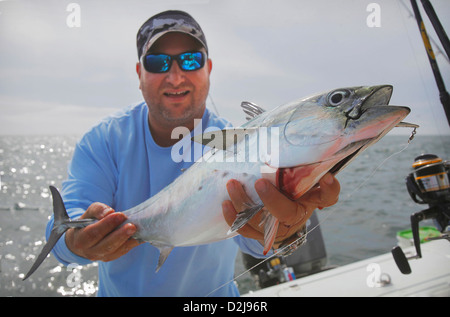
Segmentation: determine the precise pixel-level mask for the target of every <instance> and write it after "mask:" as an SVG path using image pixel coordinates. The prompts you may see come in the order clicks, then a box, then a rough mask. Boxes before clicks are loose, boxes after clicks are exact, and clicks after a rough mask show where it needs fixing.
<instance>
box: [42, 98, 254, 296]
mask: <svg viewBox="0 0 450 317" xmlns="http://www.w3.org/2000/svg"><path fill="white" fill-rule="evenodd" d="M228 125H229V123H228V122H227V121H225V120H224V119H221V118H218V117H217V116H216V115H214V114H213V113H211V112H210V111H208V110H205V113H204V115H203V117H202V121H201V125H198V126H197V128H196V129H197V130H194V131H193V132H191V134H192V135H193V134H197V133H199V132H201V131H199V130H198V129H199V127H202V129H203V130H204V129H206V128H209V127H217V128H219V129H222V128H224V127H226V126H228ZM188 137H189V136H188ZM171 150H172V147H160V146H158V145H157V144H156V143H155V142H154V140H153V138H152V135H151V132H150V129H149V126H148V108H147V105H146V104H145V103H140V104H138V105H135V106H131V107H128V108H126V109H124V110H122V111H120V112H118V113H116V114H114V115H112V116H110V117H108V118H106V119H104V120H103V121H101V122H100V123H99V124H98V125H96V126H95V127H93V128H92V129H91V130H90V131H89V132H87V133H86V134H85V135H84V137H83V138H82V139H81V140H80V141H79V142H78V143H77V145H76V148H75V151H74V154H73V158H72V161H71V163H70V165H69V170H68V179H67V180H66V181H65V182H63V188H62V196H63V200H64V203H65V205H66V209H67V212H68V214H69V216H70V217H71V218H77V217H79V216H81V215H82V214H83V213H84V212H85V210H86V209H87V208H88V207H89V206H90V205H91V204H92V203H93V202H102V203H105V204H107V205H109V206H111V207H112V208H114V209H115V210H116V211H125V210H127V209H129V208H131V207H134V206H136V205H138V204H140V203H141V202H143V201H145V200H147V199H148V198H150V197H152V196H153V195H156V194H157V193H158V192H159V191H160V190H161V189H163V188H164V187H166V186H167V185H169V184H170V183H171V182H172V181H173V180H174V179H175V178H176V177H178V176H179V175H180V174H181V173H182V170H183V169H186V168H188V167H189V166H191V165H192V162H193V161H194V160H195V159H196V157H194V154H197V155H196V156H197V157H198V154H200V155H201V149H200V151H198V144H196V145H194V144H192V146H191V154H192V159H191V160H190V159H188V158H187V159H186V158H185V159H184V160H183V161H181V162H178V163H177V162H174V160H172V158H171ZM224 190H225V189H224ZM174 199H176V197H174ZM52 226H53V217H52V218H51V219H50V221H49V222H48V224H47V230H46V237H47V239H48V238H49V236H50V231H51V228H52ZM238 246H239V247H240V248H241V249H242V251H243V252H246V253H249V254H251V255H253V256H255V257H262V246H261V245H260V244H259V243H258V242H257V241H255V240H252V239H246V238H243V237H242V236H236V237H235V238H232V239H228V240H224V241H220V242H216V243H212V244H208V245H201V246H194V247H177V248H174V249H173V251H172V252H171V253H170V255H169V257H168V258H167V260H166V262H165V263H164V265H163V266H162V267H161V269H160V270H159V271H158V273H155V268H156V263H157V261H158V257H159V251H158V249H157V248H155V247H153V246H152V245H150V244H149V243H144V244H141V245H139V246H138V247H135V248H134V249H132V250H131V251H130V252H128V253H127V254H125V255H124V256H122V257H120V258H118V259H117V260H114V261H111V262H99V263H98V267H99V285H98V296H205V295H207V294H209V293H210V292H211V291H213V290H214V289H216V288H217V287H219V286H222V285H223V284H225V283H227V282H230V281H231V280H232V279H233V276H234V263H235V258H236V254H237V251H238ZM53 254H54V255H55V257H56V258H57V259H58V260H59V261H60V262H61V263H63V264H65V265H69V264H70V263H76V264H79V265H85V264H88V263H91V261H90V260H87V259H85V258H82V257H79V256H77V255H75V254H74V253H72V252H71V251H70V250H69V249H68V248H67V246H66V244H65V239H64V236H63V237H62V238H61V239H60V240H59V241H58V243H57V245H56V246H55V248H54V249H53ZM211 295H212V296H239V292H238V290H237V287H236V286H235V284H234V283H228V284H226V286H224V287H222V288H220V289H219V290H217V291H216V292H215V293H213V294H211Z"/></svg>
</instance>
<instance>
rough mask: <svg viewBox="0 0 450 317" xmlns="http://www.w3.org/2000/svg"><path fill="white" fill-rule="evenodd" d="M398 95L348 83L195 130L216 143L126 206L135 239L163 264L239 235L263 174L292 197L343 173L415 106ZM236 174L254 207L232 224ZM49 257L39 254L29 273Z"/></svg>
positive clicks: (273, 225)
mask: <svg viewBox="0 0 450 317" xmlns="http://www.w3.org/2000/svg"><path fill="white" fill-rule="evenodd" d="M391 94H392V86H389V85H382V86H372V87H352V88H342V89H336V90H333V91H330V92H326V93H321V94H318V95H314V96H311V97H308V98H304V99H300V100H297V101H294V102H291V103H288V104H286V105H283V106H280V107H278V108H275V109H273V110H271V111H267V112H265V111H263V110H262V108H260V107H258V106H256V105H253V104H250V103H243V108H244V111H245V112H246V113H247V114H249V115H250V116H251V120H250V121H248V122H246V123H245V124H244V125H242V126H241V127H239V128H233V129H225V130H222V131H212V132H207V133H204V134H203V135H202V136H197V137H194V141H196V142H200V143H202V144H205V145H208V146H210V147H212V148H213V149H212V150H211V151H209V152H207V153H206V154H205V155H204V156H203V157H201V158H200V159H199V160H198V161H196V162H195V163H194V164H193V165H192V166H191V167H190V168H189V169H188V170H186V171H185V172H184V173H183V174H182V175H181V176H180V177H178V178H177V179H176V180H175V181H174V182H172V183H171V184H170V185H168V186H167V187H166V188H164V189H163V190H161V192H159V193H158V194H157V195H155V196H153V197H151V198H149V199H148V200H146V201H144V202H143V203H141V204H139V205H138V206H135V207H133V208H131V209H129V210H126V211H123V213H124V214H125V215H126V216H127V217H128V220H127V222H131V223H133V224H135V225H136V227H137V229H138V230H137V232H136V234H135V236H134V238H136V239H139V240H143V241H146V242H149V243H151V244H152V245H154V246H155V247H157V248H158V249H159V250H160V258H159V261H158V266H157V270H158V269H159V268H160V267H161V265H162V264H163V263H164V261H165V260H166V258H167V257H168V256H169V254H170V251H171V250H172V249H173V248H174V247H183V246H192V245H199V244H205V243H211V242H215V241H220V240H223V239H227V238H231V237H233V236H235V235H236V234H237V230H239V229H240V228H241V227H242V226H243V225H245V224H246V223H247V222H248V220H249V219H251V218H252V217H253V216H254V215H255V214H256V213H257V212H258V211H259V210H261V209H262V208H263V207H264V206H263V204H262V202H261V200H260V198H259V197H258V195H257V193H256V191H255V189H254V183H255V181H256V180H257V179H259V178H262V177H263V178H267V179H269V180H270V181H271V182H272V183H273V184H274V185H276V186H277V187H278V188H279V189H280V191H282V192H284V193H285V194H286V195H287V196H288V197H291V198H292V199H298V198H299V197H301V196H302V195H303V194H304V193H305V192H307V191H308V190H309V189H311V188H312V187H313V186H315V185H316V184H317V183H318V181H319V179H320V178H321V177H322V176H323V175H325V174H326V173H327V172H332V173H333V174H337V173H338V172H339V171H340V170H342V169H343V168H344V167H345V166H346V165H347V164H349V163H350V162H351V161H352V160H353V159H354V158H355V157H356V156H358V155H359V154H360V153H361V152H362V151H363V150H364V149H366V148H367V147H369V146H370V145H372V144H374V143H375V142H377V141H378V140H379V139H380V138H382V137H383V136H384V135H385V134H386V133H388V132H389V131H390V130H391V129H392V128H393V127H395V126H396V125H397V124H399V123H400V122H401V121H402V120H403V118H404V117H406V116H407V115H408V114H409V112H410V109H409V108H407V107H401V106H388V102H389V100H390V97H391ZM404 125H405V126H409V125H410V124H404ZM268 131H269V132H268ZM264 138H266V139H267V140H268V139H270V140H271V141H273V140H275V142H274V143H273V144H275V146H274V145H273V144H272V143H270V142H266V144H268V143H270V146H269V147H270V150H269V149H262V147H263V145H264V142H262V141H261V140H262V139H264ZM249 158H252V159H249ZM230 179H237V180H238V181H240V182H241V183H242V184H243V186H244V188H245V190H246V193H247V194H248V196H249V197H250V201H249V202H248V206H249V208H248V209H246V210H244V211H240V213H239V214H238V216H237V219H236V221H235V222H234V224H233V225H232V226H231V228H230V226H229V225H228V224H227V223H226V221H225V219H224V217H223V215H222V202H223V201H224V200H227V199H230V198H229V196H228V193H227V190H226V183H227V182H228V181H229V180H230ZM52 194H54V200H55V196H57V195H59V194H57V191H56V189H55V190H52ZM56 200H57V201H59V200H60V198H57V197H56ZM61 202H62V200H61ZM61 209H64V206H62V208H61V207H58V208H55V202H54V211H55V218H56V211H57V210H61ZM64 212H65V210H64ZM60 218H61V217H60ZM62 218H64V216H62ZM55 223H56V222H55ZM70 223H72V224H73V225H72V226H75V225H78V226H80V225H81V226H82V225H87V224H76V221H73V220H72V221H70V220H67V221H64V220H63V221H61V223H60V224H59V225H58V226H62V224H64V226H66V227H70V226H71V225H70ZM266 223H268V224H269V225H268V226H265V227H264V229H265V234H266V236H265V248H264V252H265V253H266V252H267V251H268V250H269V249H270V248H271V246H272V243H273V240H274V237H275V235H276V232H277V230H276V229H277V226H278V221H277V220H276V219H275V218H273V217H272V218H271V216H270V215H269V217H267V219H266ZM56 231H58V235H59V236H60V235H61V234H62V233H61V234H60V232H61V231H62V230H55V232H56ZM59 236H57V235H56V233H55V236H54V237H52V236H51V237H50V239H49V242H48V243H47V245H46V246H44V249H45V252H47V254H48V252H50V250H51V248H52V247H53V246H50V244H53V245H54V244H55V243H56V241H57V240H58V239H59ZM55 240H56V241H55ZM45 252H44V251H43V253H45ZM41 254H42V253H41ZM45 256H46V254H45ZM45 256H44V255H42V256H39V257H38V260H36V262H35V265H33V267H32V269H30V272H29V273H28V274H27V276H26V277H25V278H27V277H28V276H29V275H30V274H31V273H32V272H33V271H34V270H35V269H36V268H37V266H39V264H40V262H42V261H43V259H44V258H45ZM42 257H43V258H42ZM39 261H40V262H39Z"/></svg>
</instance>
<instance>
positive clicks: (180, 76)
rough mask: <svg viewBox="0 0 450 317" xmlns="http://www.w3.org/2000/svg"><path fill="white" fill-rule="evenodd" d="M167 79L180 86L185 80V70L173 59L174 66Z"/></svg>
mask: <svg viewBox="0 0 450 317" xmlns="http://www.w3.org/2000/svg"><path fill="white" fill-rule="evenodd" d="M167 81H168V82H169V83H171V84H172V85H174V86H178V85H179V84H181V83H182V82H183V81H184V72H183V71H182V70H181V69H180V67H179V66H178V63H177V62H176V61H173V63H172V67H170V69H169V71H168V72H167Z"/></svg>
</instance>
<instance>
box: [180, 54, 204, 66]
mask: <svg viewBox="0 0 450 317" xmlns="http://www.w3.org/2000/svg"><path fill="white" fill-rule="evenodd" d="M179 60H180V62H181V63H180V64H181V65H180V67H181V68H182V69H184V70H196V69H199V68H202V67H203V64H204V61H203V54H202V53H201V52H195V53H184V54H181V55H180V59H179Z"/></svg>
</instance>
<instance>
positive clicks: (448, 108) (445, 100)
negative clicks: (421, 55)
mask: <svg viewBox="0 0 450 317" xmlns="http://www.w3.org/2000/svg"><path fill="white" fill-rule="evenodd" d="M421 2H422V5H423V7H424V9H425V12H426V13H427V15H428V17H429V19H430V21H431V23H432V24H433V27H434V29H435V31H436V33H437V34H438V37H439V40H440V41H441V43H442V45H443V46H444V50H445V52H446V53H447V55H448V57H450V41H449V39H448V37H447V34H446V33H445V30H444V28H443V27H442V25H441V23H440V21H439V18H438V17H437V15H436V12H435V11H434V9H433V6H432V5H431V3H430V1H429V0H421ZM411 6H412V8H413V11H414V15H415V17H416V21H417V25H418V26H419V30H420V33H421V35H422V40H423V44H424V46H425V49H426V51H427V56H428V60H429V62H430V65H431V69H432V70H433V74H434V78H435V80H436V84H437V87H438V89H439V98H440V100H441V103H442V106H443V107H444V111H445V115H446V116H447V121H448V124H449V125H450V95H449V94H448V92H447V90H446V88H445V84H444V80H443V79H442V76H441V72H440V71H439V67H438V64H437V61H436V57H435V55H434V52H433V48H432V47H431V44H430V39H429V37H428V34H427V31H426V29H425V25H424V23H423V20H422V17H421V15H420V11H419V7H418V6H417V2H416V0H411Z"/></svg>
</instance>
